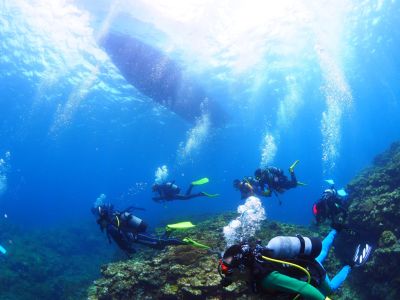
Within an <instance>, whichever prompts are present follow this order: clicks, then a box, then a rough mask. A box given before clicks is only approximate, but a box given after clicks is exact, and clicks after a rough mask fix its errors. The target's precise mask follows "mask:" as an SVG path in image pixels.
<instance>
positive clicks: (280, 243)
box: [267, 235, 322, 258]
mask: <svg viewBox="0 0 400 300" xmlns="http://www.w3.org/2000/svg"><path fill="white" fill-rule="evenodd" d="M267 249H268V250H269V251H270V252H271V253H270V256H271V257H273V258H295V257H298V256H308V257H312V258H315V257H317V256H318V255H319V254H320V252H321V249H322V243H321V240H319V239H316V238H308V237H302V236H300V235H298V236H277V237H274V238H273V239H271V240H270V241H269V242H268V245H267Z"/></svg>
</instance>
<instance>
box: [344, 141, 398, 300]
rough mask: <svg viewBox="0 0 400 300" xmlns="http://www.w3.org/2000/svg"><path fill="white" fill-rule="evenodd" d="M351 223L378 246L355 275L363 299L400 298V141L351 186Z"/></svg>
mask: <svg viewBox="0 0 400 300" xmlns="http://www.w3.org/2000/svg"><path fill="white" fill-rule="evenodd" d="M347 190H348V192H349V201H350V206H349V216H348V222H349V227H350V228H354V229H355V230H356V231H359V232H361V234H362V235H363V236H364V238H367V239H369V240H370V241H371V242H372V243H373V244H374V245H375V247H376V250H375V252H374V254H373V256H372V259H371V260H370V261H369V262H368V263H367V265H366V266H365V267H364V268H361V269H360V270H356V272H354V276H352V283H353V286H354V287H356V288H357V290H358V291H359V293H360V295H362V296H363V299H378V300H379V299H400V269H399V268H398V266H399V265H400V244H399V237H400V229H399V225H400V143H394V144H393V145H392V146H391V148H390V149H389V150H388V151H386V152H384V153H383V154H381V155H379V156H377V157H376V158H375V160H374V164H373V166H371V167H369V168H367V169H366V170H364V171H363V172H361V174H360V175H358V176H357V177H356V178H355V179H354V180H352V181H351V182H350V184H349V185H348V187H347Z"/></svg>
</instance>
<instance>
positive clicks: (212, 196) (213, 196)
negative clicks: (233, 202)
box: [201, 192, 219, 198]
mask: <svg viewBox="0 0 400 300" xmlns="http://www.w3.org/2000/svg"><path fill="white" fill-rule="evenodd" d="M201 193H202V194H203V195H204V196H207V197H208V198H215V197H218V196H219V194H209V193H206V192H201Z"/></svg>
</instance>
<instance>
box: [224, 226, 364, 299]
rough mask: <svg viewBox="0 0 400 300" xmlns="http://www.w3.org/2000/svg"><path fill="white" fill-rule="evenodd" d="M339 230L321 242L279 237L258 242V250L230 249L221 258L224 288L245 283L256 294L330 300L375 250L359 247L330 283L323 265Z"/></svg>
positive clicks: (243, 246) (239, 246)
mask: <svg viewBox="0 0 400 300" xmlns="http://www.w3.org/2000/svg"><path fill="white" fill-rule="evenodd" d="M336 235H337V231H336V230H335V229H332V230H331V231H330V233H329V234H328V236H327V237H326V238H325V239H324V240H323V241H322V242H321V240H319V239H317V238H307V237H302V236H300V235H297V236H296V237H292V236H278V237H275V238H273V239H271V240H270V241H269V243H268V245H267V246H262V245H261V242H258V243H257V245H256V246H255V247H251V246H250V245H249V244H247V243H244V244H238V245H233V246H231V247H229V248H228V249H227V250H226V251H225V253H224V255H223V257H222V259H220V262H219V266H218V271H219V273H220V275H221V278H222V279H221V285H222V286H228V285H230V284H231V283H233V281H236V280H246V281H247V282H248V283H250V286H251V288H252V290H253V291H254V292H256V293H258V292H263V293H266V294H271V293H273V294H276V293H291V294H292V293H293V294H298V295H297V296H296V297H295V299H297V298H298V297H299V296H302V297H304V299H310V300H323V299H329V298H328V297H327V295H330V294H331V293H332V292H334V291H335V290H337V289H338V288H339V287H340V286H341V285H342V283H343V282H344V281H345V280H346V278H347V276H348V275H349V273H350V271H351V270H352V269H353V268H354V267H360V266H362V265H364V264H365V263H366V261H367V260H368V258H369V256H370V254H371V252H372V247H371V246H370V245H368V244H367V243H362V244H359V245H358V246H357V247H356V250H355V253H354V256H353V259H352V260H351V262H350V263H349V264H347V265H345V266H344V267H343V268H342V269H341V270H340V271H339V273H338V274H337V275H336V276H335V277H334V278H333V279H332V280H331V279H329V277H328V275H327V274H326V271H325V269H324V268H323V266H322V263H323V262H324V260H325V258H326V257H327V255H328V252H329V249H330V248H331V246H332V243H333V241H334V238H335V236H336Z"/></svg>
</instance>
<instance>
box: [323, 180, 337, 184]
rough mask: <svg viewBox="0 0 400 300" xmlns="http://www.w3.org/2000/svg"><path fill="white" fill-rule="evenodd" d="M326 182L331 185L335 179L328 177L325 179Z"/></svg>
mask: <svg viewBox="0 0 400 300" xmlns="http://www.w3.org/2000/svg"><path fill="white" fill-rule="evenodd" d="M325 182H326V183H328V184H330V185H334V184H335V182H334V181H333V179H326V180H325Z"/></svg>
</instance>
